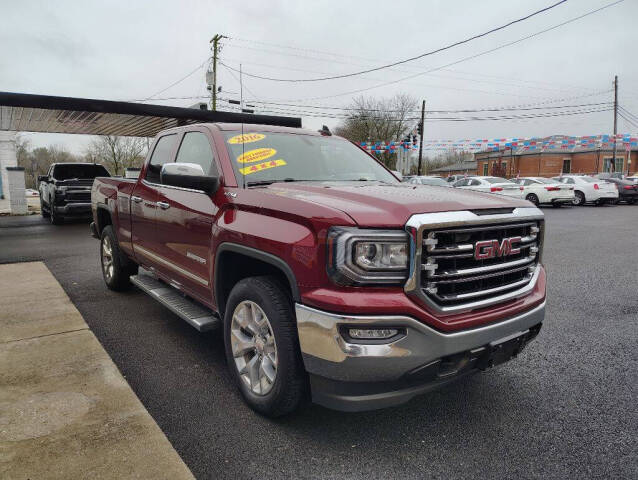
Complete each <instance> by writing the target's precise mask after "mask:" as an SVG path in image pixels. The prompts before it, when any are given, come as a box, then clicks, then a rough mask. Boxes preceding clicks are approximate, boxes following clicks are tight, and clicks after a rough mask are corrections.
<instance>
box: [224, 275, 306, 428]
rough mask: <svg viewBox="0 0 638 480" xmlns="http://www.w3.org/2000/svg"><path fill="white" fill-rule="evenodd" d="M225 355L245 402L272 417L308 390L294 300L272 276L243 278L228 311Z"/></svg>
mask: <svg viewBox="0 0 638 480" xmlns="http://www.w3.org/2000/svg"><path fill="white" fill-rule="evenodd" d="M224 344H225V349H226V359H227V361H228V367H229V368H230V370H231V373H232V376H233V378H234V380H235V383H236V384H237V386H238V387H239V390H240V391H241V394H242V396H243V397H244V400H245V401H246V403H247V404H248V405H249V406H250V407H251V408H252V409H253V410H255V411H257V412H259V413H261V414H263V415H266V416H268V417H278V416H282V415H285V414H287V413H290V412H292V411H293V410H295V409H296V408H297V407H298V406H299V405H300V404H301V403H302V401H303V400H304V398H305V396H306V391H307V378H306V372H305V371H304V368H303V363H302V360H301V354H300V350H299V340H298V337H297V327H296V322H295V316H294V312H293V309H292V300H291V298H290V294H288V293H287V292H286V291H285V289H284V288H283V287H282V286H281V284H280V283H279V282H278V281H277V280H276V279H275V278H274V277H269V276H264V277H250V278H245V279H243V280H241V281H239V282H238V283H237V284H236V285H235V286H234V287H233V289H232V291H231V292H230V295H229V297H228V303H227V305H226V314H225V316H224Z"/></svg>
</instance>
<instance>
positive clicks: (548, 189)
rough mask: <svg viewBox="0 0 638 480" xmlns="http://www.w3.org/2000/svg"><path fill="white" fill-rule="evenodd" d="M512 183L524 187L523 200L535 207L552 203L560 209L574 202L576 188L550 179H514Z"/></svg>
mask: <svg viewBox="0 0 638 480" xmlns="http://www.w3.org/2000/svg"><path fill="white" fill-rule="evenodd" d="M512 182H514V183H516V184H518V185H522V187H523V198H524V199H525V200H529V201H530V202H532V203H533V204H534V205H540V204H542V203H550V204H552V205H554V206H555V207H560V206H561V205H563V204H564V203H573V202H574V198H575V197H574V186H573V185H566V184H564V183H561V182H558V181H556V180H553V179H550V178H543V177H522V178H514V179H512Z"/></svg>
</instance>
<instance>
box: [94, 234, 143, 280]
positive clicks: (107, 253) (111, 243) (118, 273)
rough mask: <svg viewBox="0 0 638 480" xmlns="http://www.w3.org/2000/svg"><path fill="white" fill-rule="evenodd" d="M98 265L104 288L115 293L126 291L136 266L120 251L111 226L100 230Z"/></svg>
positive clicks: (135, 271)
mask: <svg viewBox="0 0 638 480" xmlns="http://www.w3.org/2000/svg"><path fill="white" fill-rule="evenodd" d="M100 265H101V266H102V276H103V277H104V282H105V283H106V286H107V287H109V288H110V289H111V290H115V291H122V290H126V289H127V288H128V287H129V286H130V281H129V277H130V276H131V275H135V274H136V273H137V265H136V264H135V263H133V262H132V261H131V260H130V259H129V258H128V257H126V255H124V254H123V253H122V251H121V250H120V246H119V244H118V242H117V237H116V236H115V232H114V231H113V227H111V225H107V226H106V227H104V230H102V237H101V240H100Z"/></svg>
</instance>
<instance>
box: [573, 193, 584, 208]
mask: <svg viewBox="0 0 638 480" xmlns="http://www.w3.org/2000/svg"><path fill="white" fill-rule="evenodd" d="M572 203H573V204H574V205H585V194H584V193H583V192H581V191H579V190H576V191H575V192H574V200H572Z"/></svg>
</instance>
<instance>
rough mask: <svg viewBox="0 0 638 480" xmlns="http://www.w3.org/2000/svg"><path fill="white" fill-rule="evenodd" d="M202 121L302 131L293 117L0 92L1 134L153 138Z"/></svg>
mask: <svg viewBox="0 0 638 480" xmlns="http://www.w3.org/2000/svg"><path fill="white" fill-rule="evenodd" d="M206 122H225V123H253V124H263V125H277V126H283V127H293V128H300V127H301V119H300V118H293V117H278V116H272V115H253V114H247V113H235V112H218V111H215V112H213V111H209V110H197V109H194V108H181V107H168V106H164V105H147V104H143V103H132V102H115V101H110V100H95V99H89V98H73V97H54V96H49V95H31V94H26V93H9V92H0V130H9V131H16V132H42V133H72V134H84V135H117V136H125V137H154V136H155V135H156V134H157V133H158V132H160V131H162V130H165V129H167V128H172V127H178V126H182V125H189V124H193V123H206Z"/></svg>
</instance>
